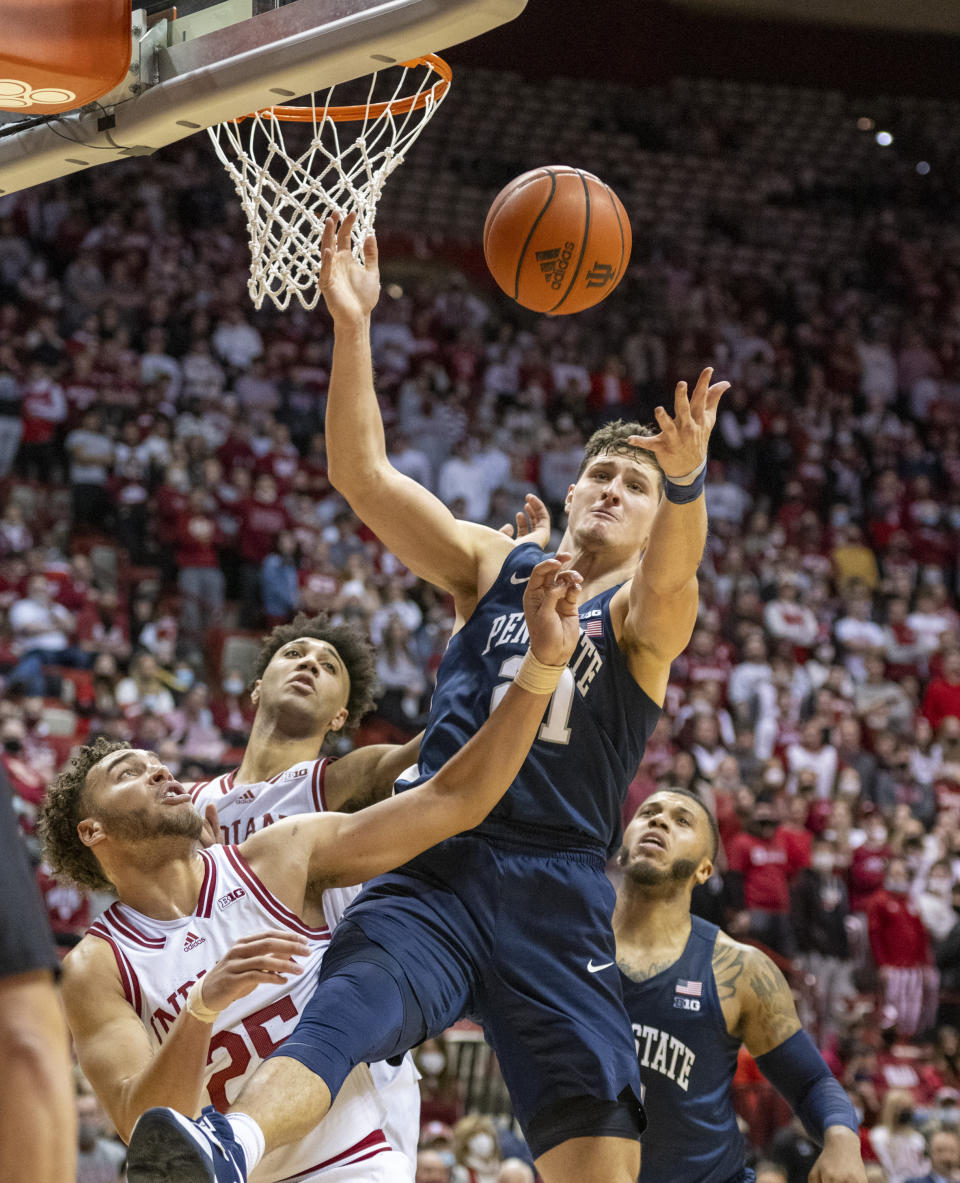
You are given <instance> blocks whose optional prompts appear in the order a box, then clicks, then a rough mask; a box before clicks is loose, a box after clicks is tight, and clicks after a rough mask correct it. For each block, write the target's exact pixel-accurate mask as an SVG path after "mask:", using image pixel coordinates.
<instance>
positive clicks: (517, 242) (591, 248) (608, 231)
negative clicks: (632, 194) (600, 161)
mask: <svg viewBox="0 0 960 1183" xmlns="http://www.w3.org/2000/svg"><path fill="white" fill-rule="evenodd" d="M631 244H632V235H631V233H630V222H629V220H628V219H627V213H626V210H625V209H624V208H623V205H622V203H621V201H620V199H619V198H618V197H617V195H616V193H614V191H613V190H612V189H611V188H610V186H609V185H605V184H604V183H603V181H601V180H600V179H599V178H598V177H595V176H593V174H592V173H588V172H584V171H583V170H582V169H579V168H570V167H568V166H567V165H562V164H561V165H550V166H549V167H546V168H536V169H533V171H532V172H528V173H523V175H522V176H519V177H516V178H515V179H514V180H512V181H511V182H510V184H509V185H507V186H506V188H504V189H501V190H500V192H499V193H498V194H497V196H496V198H495V199H494V202H493V204H492V205H491V206H490V210H489V212H488V214H487V219H486V222H485V223H484V227H483V253H484V257H485V258H486V260H487V266H488V267H489V268H490V273H491V275H492V276H493V278H494V279H495V280H496V281H497V283H498V284H499V286H500V287H501V288H502V289H503V291H505V292H506V294H507V295H508V296H510V297H511V298H512V299H514V300H516V302H517V303H518V304H521V305H522V306H523V307H524V308H529V309H530V310H531V311H533V312H546V313H548V314H549V315H551V316H566V315H568V314H569V313H572V312H582V311H583V310H584V309H585V308H592V307H593V305H594V304H599V303H600V301H601V300H603V299H605V298H606V297H607V296H609V295H610V293H611V292H612V291H613V289H614V288H615V287H616V286H617V284H618V283H619V282H620V280H621V279H622V278H623V273H624V271H626V268H627V261H628V260H629V258H630V247H631Z"/></svg>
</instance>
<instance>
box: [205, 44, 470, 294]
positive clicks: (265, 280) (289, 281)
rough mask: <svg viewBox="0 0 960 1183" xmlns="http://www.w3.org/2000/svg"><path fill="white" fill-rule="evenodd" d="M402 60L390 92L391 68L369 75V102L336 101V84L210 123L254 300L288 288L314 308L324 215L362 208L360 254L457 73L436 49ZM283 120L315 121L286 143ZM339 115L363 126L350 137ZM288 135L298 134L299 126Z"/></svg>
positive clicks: (356, 249) (356, 243) (355, 237)
mask: <svg viewBox="0 0 960 1183" xmlns="http://www.w3.org/2000/svg"><path fill="white" fill-rule="evenodd" d="M397 69H398V70H399V71H400V76H399V78H397V79H396V82H395V85H392V93H391V85H390V82H389V80H386V79H385V77H384V75H385V73H386V72H385V71H378V72H377V73H375V74H373V75H371V77H370V82H369V87H368V90H367V99H366V102H363V103H358V104H356V105H354V106H334V105H333V103H332V100H333V93H334V89H335V88H334V87H330V88H329V90H328V91H327V92H326V93H325V94H321V93H314V94H313V95H312V96H311V100H312V101H311V102H310V103H308V104H306V105H304V106H302V107H300V106H296V107H270V108H268V109H266V110H264V111H257V112H255V113H254V114H252V115H245V116H242V117H241V118H239V119H235V120H231V121H230V122H228V123H221V124H219V125H217V126H215V127H211V128H208V132H209V135H210V138H211V140H212V141H213V145H214V147H215V148H216V151H217V155H218V156H219V157H220V159H221V161H222V162H223V164H224V165H225V166H226V169H227V174H228V175H229V177H230V179H231V180H232V181H233V184H234V188H235V189H236V191H237V194H238V195H239V197H240V201H241V204H242V205H243V211H244V213H245V214H246V217H247V225H248V228H249V232H250V253H251V256H252V258H251V264H250V279H249V280H248V281H247V287H248V289H249V291H250V297H251V299H252V300H253V303H254V306H255V307H256V308H259V307H260V306H261V305H262V304H263V301H264V298H265V297H266V296H269V297H270V299H271V300H272V301H273V302H274V304H275V305H276V306H277V307H278V308H280V309H284V308H286V307H287V306H288V305H289V303H290V299H291V297H292V296H296V298H297V299H298V300H299V301H300V303H301V304H302V305H303V307H304V308H306V309H311V308H315V307H316V305H317V301H318V299H319V297H320V292H319V289H318V287H317V280H318V278H319V273H320V262H321V249H322V248H321V242H322V237H323V224H324V221H325V220H326V219H327V217H328V216H329V215H330V214H331V213H333V214H337V215H338V216H339V217H341V218H343V217H346V215H347V214H349V213H356V215H357V220H356V222H355V223H354V226H353V232H352V235H351V244H352V247H353V253H354V255H355V256H356V257H357V258H358V259H361V260H362V257H363V255H362V250H363V242H364V239H366V238H367V237H368V236H369V235H370V234H371V233H372V232H373V223H374V218H375V217H376V211H377V202H378V201H379V199H380V194H381V193H382V192H383V186H384V184H385V183H386V180H387V177H389V176H390V174H391V173H392V172H393V171H394V169H396V168H397V167H398V166H399V165H401V164H402V163H403V160H404V155H405V153H406V152H407V150H408V149H409V148H410V146H411V145H412V144H413V143H414V141H415V140H416V138H417V136H419V135H420V133H421V132H422V131H423V129H424V127H425V126H426V124H427V121H428V120H429V119H430V118H431V117H432V115H433V113H434V112H435V111H436V109H437V107H438V106H439V105H440V103H441V102H442V101H443V98H444V96H445V95H446V93H447V91H448V90H449V88H450V82H451V80H452V77H453V72H452V71H451V69H450V67H449V66H448V65H447V63H446V62H445V61H444V60H443V59H442V58H439V57H437V56H436V55H435V54H427V55H426V56H425V57H422V58H417V59H416V60H415V61H411V62H402V63H400V64H399V66H398V67H397ZM393 72H394V71H391V73H393ZM385 83H386V84H385ZM404 91H407V92H408V93H407V94H406V97H401V95H402V94H403V92H404ZM385 92H386V93H385ZM410 92H412V93H410ZM285 124H294V125H296V124H308V125H310V126H309V128H307V129H305V131H306V132H307V134H308V136H309V140H308V142H306V143H295V142H291V145H290V147H288V146H287V144H286V143H285V137H284V125H285ZM341 124H360V128H359V131H358V132H357V133H356V134H355V135H352V136H351V135H348V134H346V133H344V132H341ZM289 134H290V133H288V135H289ZM290 138H291V141H295V140H296V133H293V135H292V136H290Z"/></svg>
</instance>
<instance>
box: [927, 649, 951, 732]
mask: <svg viewBox="0 0 960 1183" xmlns="http://www.w3.org/2000/svg"><path fill="white" fill-rule="evenodd" d="M923 713H924V715H926V717H927V718H928V719H929V720H930V725H931V726H932V727H933V729H934V730H936V729H937V728H938V727H939V726H940V724H941V723H942V722H943V720H944V719H945V718H947V717H948V716H951V715H952V716H953V717H954V718H956V719H960V652H957V651H953V652H950V653H947V654H945V655H944V658H943V674H942V676H941V677H939V678H934V679H933V680H932V681H931V682H930V684H929V685H928V686H927V692H926V694H925V695H924V696H923Z"/></svg>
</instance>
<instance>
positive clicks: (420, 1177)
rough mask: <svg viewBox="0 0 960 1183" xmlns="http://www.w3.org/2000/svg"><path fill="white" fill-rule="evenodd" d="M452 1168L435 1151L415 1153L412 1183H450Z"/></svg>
mask: <svg viewBox="0 0 960 1183" xmlns="http://www.w3.org/2000/svg"><path fill="white" fill-rule="evenodd" d="M452 1178H453V1167H452V1166H451V1165H450V1164H449V1163H448V1162H447V1161H446V1160H445V1159H444V1157H443V1155H442V1154H440V1152H439V1151H437V1150H420V1151H418V1152H417V1173H416V1175H414V1177H413V1183H451V1180H452Z"/></svg>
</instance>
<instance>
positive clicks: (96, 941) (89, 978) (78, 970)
mask: <svg viewBox="0 0 960 1183" xmlns="http://www.w3.org/2000/svg"><path fill="white" fill-rule="evenodd" d="M111 982H113V983H116V985H117V987H118V988H119V986H120V972H119V970H118V969H117V961H116V957H115V956H114V952H113V949H112V948H111V947H110V945H109V943H108V942H107V941H105V940H103V939H102V938H100V937H98V936H96V935H94V934H93V933H91V932H88V933H87V934H86V935H85V936H84V937H82V938H81V939H80V940H79V941H78V942H77V944H76V945H74V946H73V948H72V949H71V950H70V952H69V953H67V955H66V957H64V959H63V961H62V962H61V965H60V985H61V988H62V990H63V993H64V997H65V998H68V997H69V996H70V994H71V993H73V992H75V991H77V990H78V989H80V990H89V989H91V988H92V987H96V988H102V987H103V986H105V985H109V984H110V983H111Z"/></svg>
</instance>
